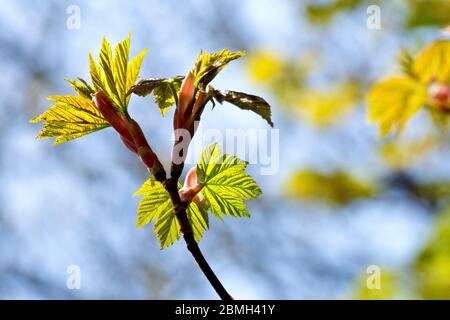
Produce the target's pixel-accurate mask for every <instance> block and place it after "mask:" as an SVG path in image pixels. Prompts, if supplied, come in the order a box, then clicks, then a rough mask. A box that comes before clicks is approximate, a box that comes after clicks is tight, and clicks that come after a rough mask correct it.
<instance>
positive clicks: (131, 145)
mask: <svg viewBox="0 0 450 320" xmlns="http://www.w3.org/2000/svg"><path fill="white" fill-rule="evenodd" d="M120 139H121V140H122V142H123V144H124V145H125V146H126V147H127V148H128V149H129V150H130V151H131V152H133V153H136V154H137V153H138V150H137V148H136V146H135V144H134V142H132V141H130V140H128V139H127V138H125V137H124V136H120Z"/></svg>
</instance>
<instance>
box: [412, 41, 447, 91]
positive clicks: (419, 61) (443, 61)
mask: <svg viewBox="0 0 450 320" xmlns="http://www.w3.org/2000/svg"><path fill="white" fill-rule="evenodd" d="M449 56H450V40H440V41H436V42H434V43H433V44H431V45H430V46H428V47H426V48H425V49H424V50H423V51H422V52H421V53H419V55H418V56H417V57H416V59H415V60H414V64H413V71H414V73H415V74H417V76H418V77H419V79H420V80H421V81H422V82H423V83H425V84H428V83H429V82H430V81H437V82H439V83H450V59H449V58H448V57H449Z"/></svg>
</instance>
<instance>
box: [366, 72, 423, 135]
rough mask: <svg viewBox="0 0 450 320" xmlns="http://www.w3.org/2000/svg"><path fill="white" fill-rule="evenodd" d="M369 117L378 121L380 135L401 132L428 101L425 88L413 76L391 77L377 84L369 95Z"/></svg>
mask: <svg viewBox="0 0 450 320" xmlns="http://www.w3.org/2000/svg"><path fill="white" fill-rule="evenodd" d="M367 100H368V103H369V119H370V120H371V121H373V122H378V123H379V125H380V135H381V136H386V135H388V134H389V133H391V132H392V131H393V130H396V131H397V133H399V132H400V131H401V130H402V129H403V127H404V125H405V124H406V122H407V120H408V119H409V118H410V117H412V116H413V115H414V113H416V112H417V111H418V110H419V109H420V108H421V107H423V106H424V104H425V103H426V92H425V88H424V87H423V86H421V85H420V83H418V82H416V81H415V80H414V79H412V78H389V79H386V80H384V81H381V82H379V83H377V84H375V85H374V86H373V87H372V88H371V89H370V91H369V94H368V95H367Z"/></svg>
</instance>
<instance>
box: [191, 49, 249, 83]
mask: <svg viewBox="0 0 450 320" xmlns="http://www.w3.org/2000/svg"><path fill="white" fill-rule="evenodd" d="M244 55H245V52H243V51H238V52H231V51H229V50H227V49H223V50H221V51H218V52H215V53H208V52H203V51H200V54H199V55H198V57H197V61H196V63H195V68H194V70H193V75H194V76H195V86H197V85H198V84H202V86H203V87H206V85H207V84H208V83H210V82H211V81H212V80H213V79H214V77H215V76H216V75H217V74H218V73H219V72H220V70H222V69H223V68H224V67H225V66H226V65H227V64H228V63H229V62H230V61H233V60H235V59H238V58H240V57H242V56H244Z"/></svg>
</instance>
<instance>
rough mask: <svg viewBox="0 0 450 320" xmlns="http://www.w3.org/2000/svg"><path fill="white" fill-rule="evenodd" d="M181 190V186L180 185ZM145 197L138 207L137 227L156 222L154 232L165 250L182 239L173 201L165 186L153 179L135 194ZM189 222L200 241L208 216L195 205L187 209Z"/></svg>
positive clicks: (196, 238) (206, 227)
mask: <svg viewBox="0 0 450 320" xmlns="http://www.w3.org/2000/svg"><path fill="white" fill-rule="evenodd" d="M178 188H181V185H180V184H179V185H178ZM134 195H135V196H143V198H142V199H141V201H140V202H139V206H138V216H137V221H136V227H138V228H140V227H143V226H145V225H147V224H148V223H150V222H153V221H155V224H154V231H155V233H156V237H157V239H158V240H159V241H160V243H161V249H164V248H166V247H168V246H170V245H171V244H172V243H174V242H175V241H176V240H178V239H179V238H180V226H179V223H178V220H177V218H176V216H175V212H174V210H173V205H172V201H171V200H170V197H169V194H168V193H167V191H166V190H165V189H164V187H163V185H162V184H161V183H160V182H158V181H157V180H155V179H153V178H151V179H149V180H147V181H146V182H145V183H144V184H143V185H142V186H141V187H140V188H139V190H137V191H136V192H135V193H134ZM186 213H187V216H188V220H189V222H190V224H191V227H192V230H193V233H194V238H195V240H196V241H200V239H201V237H202V235H203V233H204V232H205V230H206V229H208V216H207V213H206V211H205V210H203V209H201V208H199V207H198V206H197V205H196V204H195V203H193V202H192V203H190V205H189V207H188V208H187V212H186Z"/></svg>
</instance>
